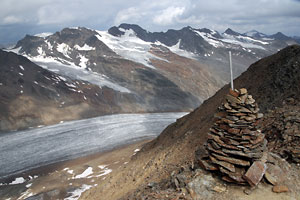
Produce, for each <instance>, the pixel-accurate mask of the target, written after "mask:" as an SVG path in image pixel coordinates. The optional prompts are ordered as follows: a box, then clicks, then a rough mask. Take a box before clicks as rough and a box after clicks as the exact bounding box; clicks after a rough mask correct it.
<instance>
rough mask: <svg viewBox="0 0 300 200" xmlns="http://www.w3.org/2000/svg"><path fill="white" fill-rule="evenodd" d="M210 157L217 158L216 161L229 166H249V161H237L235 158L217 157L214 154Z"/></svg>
mask: <svg viewBox="0 0 300 200" xmlns="http://www.w3.org/2000/svg"><path fill="white" fill-rule="evenodd" d="M212 155H213V156H214V157H215V158H217V159H218V160H223V161H226V162H229V163H231V164H235V165H240V166H250V162H249V161H245V160H240V159H237V158H231V157H226V156H221V155H217V154H214V153H213V154H212Z"/></svg>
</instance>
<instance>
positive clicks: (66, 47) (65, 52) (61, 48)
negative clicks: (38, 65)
mask: <svg viewBox="0 0 300 200" xmlns="http://www.w3.org/2000/svg"><path fill="white" fill-rule="evenodd" d="M57 51H58V52H60V53H62V54H63V55H64V56H65V57H67V58H69V59H71V58H70V56H69V55H68V54H69V53H70V51H71V48H70V46H69V45H67V44H65V43H61V44H58V45H57Z"/></svg>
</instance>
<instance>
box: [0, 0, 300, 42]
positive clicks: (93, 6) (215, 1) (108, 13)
mask: <svg viewBox="0 0 300 200" xmlns="http://www.w3.org/2000/svg"><path fill="white" fill-rule="evenodd" d="M0 5H1V6H0V36H1V38H0V41H3V40H5V38H3V36H6V37H8V36H10V35H11V34H10V32H11V30H12V29H11V28H12V26H14V27H17V28H14V30H19V31H20V32H22V34H21V33H20V32H19V34H20V35H25V34H26V33H32V32H33V30H34V31H38V32H45V31H50V32H55V31H59V30H60V29H61V28H63V27H68V26H86V27H89V28H95V29H102V30H103V29H108V28H110V27H111V26H113V25H119V24H120V23H124V22H125V23H135V24H138V25H140V26H142V27H143V28H145V29H147V30H149V31H165V30H167V29H170V28H172V29H179V28H182V27H184V26H188V25H190V26H193V27H196V28H202V27H206V28H211V29H216V30H218V31H224V30H225V29H226V28H228V27H231V28H233V29H235V30H236V31H239V32H243V31H247V30H251V29H258V30H259V31H262V32H265V33H267V34H271V33H274V32H277V31H282V32H283V33H285V34H290V35H300V29H299V21H300V12H299V10H300V1H299V0H243V1H238V0H226V1H224V2H222V1H219V0H157V1H154V0H143V1H140V0H127V1H124V0H109V1H104V0H102V1H99V0H63V1H62V0H26V1H20V0H0ZM9 25H10V27H9V28H6V29H5V26H7V27H8V26H9ZM26 26H27V29H26V30H25V27H26ZM45 27H46V29H47V30H44V29H45ZM50 27H51V29H50ZM38 32H37V33H38ZM19 39H20V38H19Z"/></svg>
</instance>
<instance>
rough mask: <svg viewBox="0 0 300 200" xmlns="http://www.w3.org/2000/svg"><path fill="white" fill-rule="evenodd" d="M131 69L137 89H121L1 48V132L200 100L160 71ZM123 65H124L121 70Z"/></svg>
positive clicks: (183, 107) (185, 106)
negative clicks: (76, 76)
mask: <svg viewBox="0 0 300 200" xmlns="http://www.w3.org/2000/svg"><path fill="white" fill-rule="evenodd" d="M124 63H126V61H124V62H123V65H122V66H125V64H124ZM131 64H132V63H131V62H130V61H129V63H128V64H127V66H131ZM118 66H119V65H118ZM114 69H115V70H116V68H114ZM131 69H132V71H131V70H129V72H127V73H128V74H130V77H131V79H130V81H135V84H133V85H135V86H134V88H130V89H132V91H133V92H130V93H128V92H120V91H117V90H114V89H111V88H109V87H106V86H103V87H99V86H97V85H94V84H91V83H89V82H86V81H83V80H74V79H71V78H69V77H67V76H61V75H58V74H56V73H53V72H51V71H48V70H46V69H43V68H41V67H40V66H38V65H36V64H34V63H32V62H31V61H29V60H28V59H27V58H25V57H23V56H20V55H17V54H15V53H12V52H5V51H0V132H3V131H9V130H17V129H25V128H29V127H35V126H38V125H49V124H55V123H59V122H61V121H67V120H75V119H82V118H89V117H95V116H99V115H105V114H114V113H134V112H135V113H136V112H164V111H166V112H168V111H188V110H191V109H192V108H194V107H196V106H197V105H199V103H200V102H199V100H198V99H197V98H196V97H194V96H193V95H191V94H190V93H188V92H184V91H182V90H181V89H180V88H179V87H178V86H177V85H175V84H174V83H173V82H171V81H169V80H168V79H167V78H166V77H164V76H163V75H161V74H159V73H157V72H156V71H154V70H151V69H148V68H138V67H136V68H134V69H133V68H131ZM123 70H124V69H121V67H119V71H118V73H122V71H123ZM116 74H117V73H116ZM136 91H140V92H136Z"/></svg>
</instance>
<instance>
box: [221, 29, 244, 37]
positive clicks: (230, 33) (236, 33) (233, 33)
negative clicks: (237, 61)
mask: <svg viewBox="0 0 300 200" xmlns="http://www.w3.org/2000/svg"><path fill="white" fill-rule="evenodd" d="M224 33H226V34H228V35H235V36H239V35H242V34H240V33H238V32H236V31H234V30H232V29H231V28H227V29H226V31H225V32H224Z"/></svg>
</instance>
